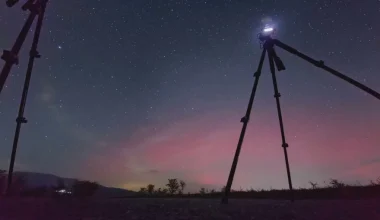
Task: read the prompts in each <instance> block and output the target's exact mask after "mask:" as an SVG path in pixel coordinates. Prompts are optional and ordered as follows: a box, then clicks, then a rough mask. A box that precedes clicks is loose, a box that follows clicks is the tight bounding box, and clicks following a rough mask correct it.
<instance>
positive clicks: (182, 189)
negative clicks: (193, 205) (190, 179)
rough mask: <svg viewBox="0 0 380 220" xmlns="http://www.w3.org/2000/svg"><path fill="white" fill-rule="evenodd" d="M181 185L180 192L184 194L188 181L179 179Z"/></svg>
mask: <svg viewBox="0 0 380 220" xmlns="http://www.w3.org/2000/svg"><path fill="white" fill-rule="evenodd" d="M179 185H180V187H181V190H179V192H178V193H180V194H182V193H183V191H184V189H185V187H186V183H185V181H183V180H181V181H179Z"/></svg>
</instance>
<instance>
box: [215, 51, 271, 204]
mask: <svg viewBox="0 0 380 220" xmlns="http://www.w3.org/2000/svg"><path fill="white" fill-rule="evenodd" d="M265 54H266V49H263V52H262V53H261V57H260V62H259V66H258V68H257V71H256V73H255V75H254V77H255V82H254V84H253V88H252V92H251V96H250V99H249V103H248V108H247V111H246V113H245V116H244V117H243V118H242V119H241V120H240V122H242V123H243V128H242V129H241V133H240V138H239V142H238V145H237V147H236V151H235V156H234V160H233V162H232V166H231V171H230V174H229V176H228V180H227V185H226V188H225V191H224V196H223V198H222V204H227V203H228V195H229V194H230V191H231V186H232V181H233V179H234V176H235V171H236V166H237V163H238V160H239V155H240V150H241V146H242V145H243V140H244V136H245V131H246V129H247V125H248V121H249V117H250V115H251V110H252V105H253V100H254V99H255V95H256V90H257V86H258V84H259V79H260V76H261V69H262V68H263V63H264V59H265Z"/></svg>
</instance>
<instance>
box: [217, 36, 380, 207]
mask: <svg viewBox="0 0 380 220" xmlns="http://www.w3.org/2000/svg"><path fill="white" fill-rule="evenodd" d="M259 39H260V41H261V42H262V43H263V51H262V53H261V57H260V62H259V65H258V68H257V71H256V72H255V74H254V77H255V81H254V84H253V88H252V92H251V96H250V99H249V103H248V108H247V111H246V114H245V116H244V117H243V118H242V119H241V120H240V122H242V123H243V127H242V130H241V133H240V137H239V142H238V145H237V148H236V151H235V156H234V159H233V162H232V166H231V170H230V173H229V176H228V180H227V185H226V188H225V192H224V196H223V198H222V204H227V203H228V196H229V194H230V191H231V186H232V181H233V178H234V175H235V171H236V166H237V163H238V159H239V155H240V151H241V146H242V145H243V140H244V136H245V132H246V129H247V125H248V122H249V118H250V115H251V110H252V105H253V101H254V99H255V95H256V90H257V86H258V84H259V79H260V76H261V70H262V67H263V63H264V59H265V55H266V53H268V59H269V68H270V72H271V74H272V81H273V87H274V97H275V98H276V105H277V114H278V119H279V123H280V130H281V139H282V148H283V150H284V156H285V166H286V172H287V177H288V184H289V192H290V200H291V201H292V202H293V201H294V193H293V186H292V178H291V175H290V167H289V160H288V153H287V148H288V147H289V145H288V144H287V143H286V138H285V132H284V124H283V121H282V113H281V105H280V97H281V94H280V93H279V91H278V86H277V79H276V70H275V66H276V68H277V70H278V71H282V70H285V69H286V68H285V65H284V63H283V62H282V61H281V59H280V58H279V57H278V56H277V54H276V51H275V48H274V46H278V47H280V48H281V49H283V50H285V51H287V52H289V53H291V54H294V55H296V56H298V57H300V58H301V59H303V60H306V61H307V62H309V63H311V64H313V65H315V66H317V67H319V68H321V69H324V70H326V71H327V72H329V73H331V74H333V75H335V76H337V77H339V78H341V79H343V80H344V81H346V82H348V83H350V84H352V85H354V86H356V87H358V88H359V89H361V90H363V91H365V92H367V93H369V94H371V95H372V96H374V97H375V98H377V99H379V100H380V94H379V93H378V92H376V91H374V90H373V89H371V88H369V87H367V86H365V85H363V84H361V83H359V82H357V81H355V80H354V79H352V78H350V77H348V76H346V75H344V74H342V73H340V72H338V71H336V70H334V69H332V68H330V67H328V66H325V65H324V63H323V61H317V60H314V59H313V58H311V57H309V56H307V55H305V54H303V53H300V52H299V51H297V50H296V49H294V48H292V47H290V46H288V45H286V44H284V43H282V42H281V41H279V40H277V39H273V38H272V37H270V36H265V35H263V34H260V35H259Z"/></svg>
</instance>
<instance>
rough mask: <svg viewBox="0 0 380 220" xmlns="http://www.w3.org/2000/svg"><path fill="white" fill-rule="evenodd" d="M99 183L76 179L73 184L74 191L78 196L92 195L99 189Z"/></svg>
mask: <svg viewBox="0 0 380 220" xmlns="http://www.w3.org/2000/svg"><path fill="white" fill-rule="evenodd" d="M98 188H99V184H98V183H96V182H90V181H79V180H77V181H75V183H74V184H73V186H72V193H73V195H74V196H77V197H90V196H92V195H94V194H95V192H96V190H98Z"/></svg>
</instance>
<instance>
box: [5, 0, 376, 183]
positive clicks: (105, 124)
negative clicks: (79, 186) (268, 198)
mask: <svg viewBox="0 0 380 220" xmlns="http://www.w3.org/2000/svg"><path fill="white" fill-rule="evenodd" d="M20 7H21V4H18V5H16V6H15V7H13V8H7V7H6V6H5V4H4V3H3V2H1V4H0V48H1V49H10V48H11V46H12V44H13V42H14V40H15V38H16V36H17V35H18V33H19V31H20V29H21V27H22V25H23V23H24V20H25V19H26V17H27V15H28V13H27V12H23V11H21V9H20ZM263 20H265V21H268V20H271V21H272V22H273V23H274V24H275V25H276V27H277V33H276V37H277V38H278V39H280V40H281V41H283V42H285V43H287V44H289V45H291V46H293V47H295V48H297V49H298V50H299V51H301V52H304V53H306V54H308V55H310V56H312V57H313V58H315V59H318V60H319V59H322V60H324V61H325V64H326V65H329V66H331V67H333V68H335V69H337V70H340V71H342V72H343V73H345V74H347V75H348V76H350V77H352V78H354V79H356V80H358V81H359V82H361V83H364V84H365V85H367V86H369V87H371V88H373V89H375V90H377V91H379V90H380V75H379V73H378V70H379V69H380V64H379V60H378V59H379V57H380V38H379V35H380V25H379V23H378V21H379V20H380V1H378V0H366V1H356V0H339V1H327V0H312V1H311V0H288V1H279V0H278V1H277V0H261V1H252V0H202V1H199V0H129V1H125V0H113V1H106V0H91V1H90V0H82V1H74V0H68V1H57V0H50V2H49V4H48V7H47V12H46V19H45V23H44V26H43V31H42V34H41V40H40V45H39V51H40V53H41V54H42V58H41V59H38V60H36V62H35V68H34V71H33V76H32V82H31V87H30V91H29V97H28V102H27V106H26V113H25V117H26V118H27V119H28V121H29V123H28V124H25V125H23V127H22V131H21V138H20V142H19V148H18V154H17V159H16V167H15V169H16V170H26V171H34V172H44V173H52V174H57V175H60V176H64V177H74V178H81V179H89V180H95V181H98V182H100V183H101V184H104V185H107V186H116V187H123V188H127V189H138V188H139V187H140V186H143V185H146V184H148V183H153V184H155V185H156V186H163V185H164V184H165V183H166V182H167V179H168V178H179V179H183V180H185V181H186V182H187V183H188V190H190V191H194V190H198V189H199V187H202V186H204V187H207V188H215V189H218V188H220V187H222V186H223V185H225V183H226V180H227V177H228V172H229V170H230V166H231V163H232V159H233V154H234V152H235V149H236V144H237V141H238V137H239V134H240V130H241V126H242V124H241V123H240V118H241V117H243V116H244V114H245V111H246V106H247V103H248V99H249V95H250V91H251V88H252V84H253V80H254V78H253V73H254V72H255V71H256V68H257V64H258V59H259V55H260V53H261V49H260V45H259V43H258V40H257V33H258V32H259V31H260V28H261V26H262V25H263V22H262V21H263ZM32 31H33V30H32ZM32 37H33V35H32V33H30V34H29V38H28V40H27V41H26V42H25V45H24V47H23V50H22V51H21V53H20V64H19V65H18V66H14V68H13V70H12V72H11V75H10V77H9V78H8V80H7V82H6V87H5V88H4V90H3V92H2V93H1V95H0V121H1V124H0V167H1V168H3V169H7V168H8V163H9V158H10V153H11V147H12V141H13V135H14V129H15V126H16V122H15V118H16V116H17V111H18V105H19V102H20V98H21V91H22V85H23V81H24V77H25V71H26V65H27V59H28V51H29V49H30V45H31V39H32ZM277 52H278V55H279V56H280V57H281V58H282V60H283V61H284V63H285V65H286V67H287V70H286V71H283V72H280V73H278V84H279V90H280V93H281V94H282V97H281V104H282V110H283V117H284V125H285V133H286V137H287V142H288V143H289V146H290V147H289V148H288V154H289V160H290V168H291V173H292V177H293V183H294V186H295V187H308V182H309V181H315V182H319V183H320V184H323V181H325V180H327V181H328V180H329V179H330V178H337V179H340V180H342V181H346V182H352V183H354V182H357V181H359V182H361V183H368V182H369V180H370V179H376V178H377V177H378V176H380V174H379V173H378V170H380V136H378V135H377V134H378V133H379V130H380V120H379V117H380V116H379V115H378V113H379V112H380V102H379V100H377V99H375V98H374V97H372V96H370V95H367V94H365V93H364V92H362V91H361V90H359V89H357V88H355V87H354V86H352V85H350V84H348V83H346V82H344V81H342V80H341V79H338V78H336V77H335V76H333V75H330V74H329V73H326V72H324V71H322V70H320V69H318V68H316V67H314V66H312V65H310V64H308V63H306V62H304V61H302V60H300V59H298V58H296V57H295V56H292V55H290V54H288V53H285V52H284V51H282V50H280V49H278V50H277ZM3 63H4V62H3V61H1V62H0V64H1V65H3ZM273 94H274V92H273V85H272V82H271V76H270V74H269V68H268V64H267V62H266V63H265V65H264V69H263V74H262V77H261V80H260V84H259V88H258V91H257V96H256V99H255V102H254V105H253V112H252V115H251V120H250V123H249V125H248V130H247V133H246V139H245V141H244V144H243V147H242V152H241V156H240V160H239V164H238V167H237V172H236V175H235V179H234V184H233V188H235V189H238V188H240V187H242V188H250V187H252V188H254V189H259V188H264V189H268V188H287V179H286V172H285V163H284V156H283V150H282V148H281V136H280V129H279V125H278V118H277V113H276V106H275V99H274V98H273Z"/></svg>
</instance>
